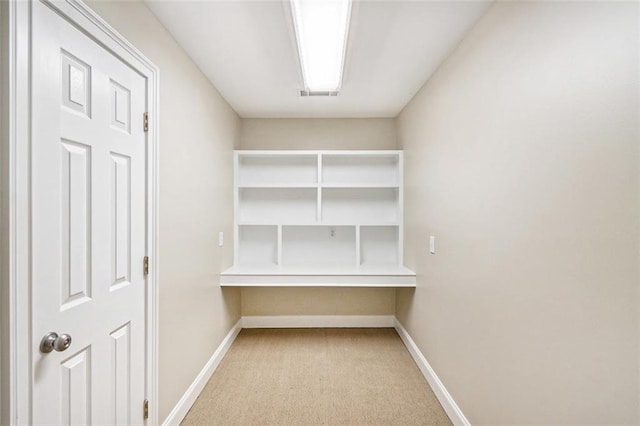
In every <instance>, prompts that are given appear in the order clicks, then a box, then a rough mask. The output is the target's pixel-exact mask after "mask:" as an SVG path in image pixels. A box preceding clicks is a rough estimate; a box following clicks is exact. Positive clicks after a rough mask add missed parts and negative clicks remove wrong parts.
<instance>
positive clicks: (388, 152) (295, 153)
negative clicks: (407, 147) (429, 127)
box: [234, 149, 402, 156]
mask: <svg viewBox="0 0 640 426" xmlns="http://www.w3.org/2000/svg"><path fill="white" fill-rule="evenodd" d="M234 152H236V153H238V154H240V155H273V156H280V155H293V156H314V155H319V154H325V155H362V154H365V155H380V156H386V155H392V154H399V153H402V150H398V149H377V150H342V149H337V150H336V149H334V150H325V149H322V150H258V149H256V150H252V149H236V150H235V151H234Z"/></svg>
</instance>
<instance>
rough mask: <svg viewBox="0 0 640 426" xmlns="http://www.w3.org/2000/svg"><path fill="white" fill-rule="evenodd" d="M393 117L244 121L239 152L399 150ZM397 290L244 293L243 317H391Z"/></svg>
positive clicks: (263, 290) (258, 290) (246, 290)
mask: <svg viewBox="0 0 640 426" xmlns="http://www.w3.org/2000/svg"><path fill="white" fill-rule="evenodd" d="M396 133H397V132H396V124H395V119H392V118H346V119H342V118H308V119H305V118H290V119H289V118H244V119H242V120H241V129H240V144H239V149H266V150H269V149H311V150H313V149H354V150H358V149H397V142H396V137H397V135H396ZM394 312H395V291H394V290H393V289H376V288H355V289H338V288H324V289H323V288H243V289H242V315H391V314H393V313H394Z"/></svg>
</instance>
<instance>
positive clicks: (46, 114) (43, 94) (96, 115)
mask: <svg viewBox="0 0 640 426" xmlns="http://www.w3.org/2000/svg"><path fill="white" fill-rule="evenodd" d="M32 61H33V76H32V105H33V115H32V117H33V121H32V141H33V142H32V153H31V154H32V165H31V168H32V171H31V174H32V207H33V213H32V214H33V216H32V230H33V231H32V232H33V234H32V241H33V242H32V259H33V262H32V282H33V294H32V324H33V342H32V343H33V345H34V348H36V350H35V351H34V356H33V381H34V383H33V401H34V404H33V420H34V423H38V424H130V423H134V424H136V423H143V416H142V414H143V411H142V403H143V400H144V399H145V385H144V384H145V371H146V367H145V357H146V355H145V341H146V335H145V312H146V306H145V294H146V292H145V286H146V280H145V277H144V274H143V270H142V264H143V258H144V256H145V238H146V230H145V227H146V222H145V215H146V212H145V202H146V201H145V199H146V194H145V174H146V169H145V168H146V163H145V161H146V160H145V158H146V137H145V133H144V130H143V126H142V118H143V113H144V111H145V110H146V90H147V86H146V80H145V79H144V78H143V77H142V76H141V75H140V74H138V73H137V72H136V71H135V70H134V69H132V68H131V67H129V66H128V65H127V64H126V63H124V62H123V61H122V60H121V59H120V58H118V57H117V56H115V55H114V54H113V53H112V52H111V51H110V50H108V49H105V48H104V47H103V46H102V45H101V44H99V43H97V42H96V41H95V40H93V39H92V38H90V37H89V36H88V35H87V34H86V33H84V32H82V31H80V30H78V29H77V28H75V27H74V26H73V25H72V24H70V23H69V22H68V21H66V20H65V19H63V18H62V17H60V16H59V15H58V14H56V13H55V12H54V11H53V10H51V9H49V7H48V6H46V5H43V4H42V3H40V2H34V3H33V47H32ZM51 331H54V332H57V333H58V334H61V333H68V334H69V335H71V337H72V339H73V340H72V343H71V347H70V348H69V349H67V350H66V351H64V352H57V351H53V352H50V353H46V354H43V353H41V352H39V351H38V350H37V348H38V347H39V345H40V339H41V338H42V336H44V335H45V334H46V333H48V332H51Z"/></svg>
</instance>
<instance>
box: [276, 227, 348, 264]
mask: <svg viewBox="0 0 640 426" xmlns="http://www.w3.org/2000/svg"><path fill="white" fill-rule="evenodd" d="M355 264H356V227H355V226H283V227H282V266H283V267H285V268H286V267H289V266H290V267H297V268H301V267H311V268H313V267H314V266H316V265H322V266H323V267H328V268H332V267H338V268H345V267H353V266H354V265H355Z"/></svg>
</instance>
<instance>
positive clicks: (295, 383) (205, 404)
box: [182, 328, 451, 425]
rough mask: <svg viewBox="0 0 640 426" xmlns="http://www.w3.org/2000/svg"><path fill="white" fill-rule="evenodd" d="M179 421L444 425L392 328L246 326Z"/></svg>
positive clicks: (438, 408) (440, 412) (445, 420)
mask: <svg viewBox="0 0 640 426" xmlns="http://www.w3.org/2000/svg"><path fill="white" fill-rule="evenodd" d="M182 424H183V425H223V424H234V425H320V424H324V425H418V424H423V425H445V424H446V425H449V424H451V422H450V421H449V418H448V417H447V415H446V414H445V412H444V410H443V409H442V407H441V406H440V404H439V403H438V400H437V399H436V397H435V395H434V394H433V392H432V391H431V388H430V387H429V385H428V384H427V381H426V380H425V379H424V377H423V376H422V374H421V373H420V370H418V367H417V366H416V365H415V363H414V362H413V359H412V358H411V356H410V355H409V352H407V350H406V348H405V347H404V345H403V343H402V341H401V340H400V337H398V335H397V334H396V332H395V330H393V329H391V328H378V329H365V328H360V329H327V328H317V329H244V330H242V331H241V332H240V334H239V335H238V337H237V339H236V341H235V342H234V343H233V345H232V346H231V349H230V350H229V352H228V353H227V355H226V356H225V358H224V359H223V360H222V363H220V365H219V366H218V369H217V370H216V372H215V373H214V374H213V376H212V377H211V380H210V381H209V383H208V384H207V386H206V387H205V388H204V390H203V391H202V393H201V394H200V396H199V397H198V400H197V401H196V402H195V404H194V405H193V407H192V408H191V410H190V411H189V413H188V414H187V416H186V418H185V420H184V421H183V423H182Z"/></svg>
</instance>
